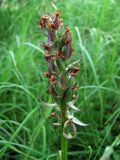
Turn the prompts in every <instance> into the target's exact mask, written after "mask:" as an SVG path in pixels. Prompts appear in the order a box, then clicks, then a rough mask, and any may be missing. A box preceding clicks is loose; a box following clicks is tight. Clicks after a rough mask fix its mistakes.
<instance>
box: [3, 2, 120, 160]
mask: <svg viewBox="0 0 120 160" xmlns="http://www.w3.org/2000/svg"><path fill="white" fill-rule="evenodd" d="M53 4H54V5H55V6H56V7H57V8H58V9H60V10H61V14H62V17H63V19H64V22H65V24H66V26H70V28H71V30H72V35H73V47H74V49H75V54H74V59H80V61H81V71H80V74H79V76H78V77H77V78H78V81H79V85H80V89H79V100H78V102H77V105H78V107H79V108H80V109H81V112H80V113H79V114H78V117H79V118H80V119H82V120H83V121H84V122H87V123H89V124H90V125H89V126H88V127H86V128H78V136H77V139H75V140H72V141H70V142H69V144H70V145H69V159H70V160H76V159H85V160H88V158H89V157H90V155H91V154H92V155H91V158H90V159H91V160H93V159H94V160H98V159H100V157H101V156H102V154H103V152H104V149H105V148H106V146H109V145H111V144H112V142H113V141H114V139H115V138H116V137H117V136H118V134H119V130H120V125H119V120H120V118H119V117H120V109H119V107H120V98H119V97H120V56H119V55H120V38H119V37H120V24H119V22H120V2H119V0H84V1H82V0H74V1H72V0H64V1H48V0H34V1H32V0H25V1H23V0H21V1H17V0H12V1H9V0H4V1H3V2H2V4H1V5H0V24H1V25H0V158H1V159H2V160H10V159H16V160H28V159H29V160H32V159H33V160H42V159H43V160H55V159H56V149H59V147H60V146H59V130H58V129H56V128H55V129H54V128H52V126H51V120H50V116H49V115H50V112H51V109H49V108H45V109H44V107H43V106H42V104H41V103H40V97H43V99H44V100H45V101H46V102H50V103H51V102H52V100H51V97H50V96H49V92H48V82H47V80H46V78H44V72H45V70H46V65H44V64H45V61H44V58H43V57H44V56H43V53H44V52H43V49H42V48H41V46H40V42H41V41H42V40H43V39H44V37H43V36H42V35H41V32H40V29H39V27H38V25H37V23H38V21H39V18H40V17H41V15H44V14H47V13H49V12H54V10H55V7H54V5H53ZM111 159H113V160H119V159H120V150H119V147H117V148H115V150H114V153H113V154H112V157H111Z"/></svg>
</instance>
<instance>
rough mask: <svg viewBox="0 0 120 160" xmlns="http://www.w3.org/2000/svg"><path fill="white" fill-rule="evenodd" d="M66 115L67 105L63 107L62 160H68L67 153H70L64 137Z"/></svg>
mask: <svg viewBox="0 0 120 160" xmlns="http://www.w3.org/2000/svg"><path fill="white" fill-rule="evenodd" d="M66 114H67V107H66V105H62V106H61V120H62V129H61V155H62V156H61V157H62V159H61V160H67V151H68V145H67V143H68V142H67V139H66V138H65V137H64V136H63V127H64V123H65V121H66V119H67V118H66Z"/></svg>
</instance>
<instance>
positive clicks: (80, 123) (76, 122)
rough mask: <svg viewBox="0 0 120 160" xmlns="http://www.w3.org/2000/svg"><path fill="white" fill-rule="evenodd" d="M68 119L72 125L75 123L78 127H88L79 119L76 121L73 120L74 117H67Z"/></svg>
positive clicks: (75, 119)
mask: <svg viewBox="0 0 120 160" xmlns="http://www.w3.org/2000/svg"><path fill="white" fill-rule="evenodd" d="M68 119H72V121H73V123H75V124H77V125H79V126H83V127H84V126H87V125H88V124H85V123H83V122H81V121H80V120H79V119H77V118H75V117H73V116H71V115H68Z"/></svg>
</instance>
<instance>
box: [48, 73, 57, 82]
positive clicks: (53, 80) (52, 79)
mask: <svg viewBox="0 0 120 160" xmlns="http://www.w3.org/2000/svg"><path fill="white" fill-rule="evenodd" d="M56 80H57V78H56V76H54V75H51V77H50V84H55V83H56Z"/></svg>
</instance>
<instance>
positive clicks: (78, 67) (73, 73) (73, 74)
mask: <svg viewBox="0 0 120 160" xmlns="http://www.w3.org/2000/svg"><path fill="white" fill-rule="evenodd" d="M79 70H80V64H79V63H78V64H77V67H74V68H73V71H72V72H71V76H76V75H77V74H78V72H79Z"/></svg>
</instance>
